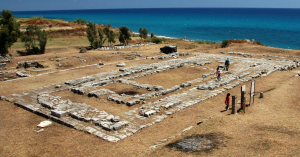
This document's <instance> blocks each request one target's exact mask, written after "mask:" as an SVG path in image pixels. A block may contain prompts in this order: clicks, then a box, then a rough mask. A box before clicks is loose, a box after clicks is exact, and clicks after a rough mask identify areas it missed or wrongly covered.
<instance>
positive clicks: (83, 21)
mask: <svg viewBox="0 0 300 157" xmlns="http://www.w3.org/2000/svg"><path fill="white" fill-rule="evenodd" d="M75 22H76V23H78V24H81V23H86V20H85V19H76V20H75Z"/></svg>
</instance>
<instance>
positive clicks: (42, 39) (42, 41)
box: [38, 30, 48, 53]
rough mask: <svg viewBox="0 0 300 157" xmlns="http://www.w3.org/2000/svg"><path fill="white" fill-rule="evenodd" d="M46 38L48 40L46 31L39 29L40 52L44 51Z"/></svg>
mask: <svg viewBox="0 0 300 157" xmlns="http://www.w3.org/2000/svg"><path fill="white" fill-rule="evenodd" d="M47 40H48V33H47V32H46V31H45V30H43V31H40V32H39V34H38V41H39V45H40V53H45V50H46V44H47Z"/></svg>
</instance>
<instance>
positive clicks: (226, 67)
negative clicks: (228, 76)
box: [225, 58, 230, 71]
mask: <svg viewBox="0 0 300 157" xmlns="http://www.w3.org/2000/svg"><path fill="white" fill-rule="evenodd" d="M229 65H230V61H229V58H227V59H226V61H225V70H226V71H228V69H229Z"/></svg>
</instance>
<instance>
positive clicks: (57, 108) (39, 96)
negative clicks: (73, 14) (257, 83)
mask: <svg viewBox="0 0 300 157" xmlns="http://www.w3.org/2000/svg"><path fill="white" fill-rule="evenodd" d="M183 55H189V56H188V58H180V56H183ZM185 57H186V56H185ZM165 58H169V60H163V59H165ZM170 58H171V59H170ZM227 58H230V61H231V66H230V69H229V71H223V72H222V79H221V81H217V80H216V77H215V73H216V66H212V63H215V64H217V65H219V66H220V67H222V66H223V65H224V61H225V60H226V59H227ZM158 59H160V60H158V61H159V62H156V63H152V64H140V65H135V66H131V67H120V69H118V70H115V71H110V72H103V73H99V74H95V75H91V76H86V77H82V78H77V79H74V80H69V81H66V82H61V83H58V84H51V85H48V86H44V87H40V88H35V89H32V90H28V91H24V92H23V93H18V94H12V95H10V96H7V97H5V96H1V99H3V100H6V101H9V102H11V103H14V104H15V105H17V106H19V107H22V108H24V109H26V110H28V111H30V112H33V113H35V114H37V115H40V116H43V117H46V118H49V119H51V120H52V121H55V122H57V123H60V124H63V125H65V126H68V127H71V128H74V129H77V130H81V131H85V132H87V133H89V134H92V135H94V136H97V137H99V138H101V139H104V140H106V141H110V142H117V141H119V140H122V139H124V138H126V137H128V136H133V135H134V134H135V133H136V132H138V131H139V130H141V129H143V128H146V127H151V126H152V125H155V124H156V123H159V122H161V121H163V120H164V119H165V118H166V117H168V115H172V114H174V113H176V112H180V111H181V110H184V109H185V108H187V107H189V106H192V105H196V104H198V103H200V102H202V101H205V100H207V99H210V98H212V97H214V96H217V95H218V94H220V93H224V92H225V91H226V90H229V89H231V88H234V87H236V86H238V85H239V84H242V83H245V82H247V81H251V80H252V79H254V78H257V77H261V76H267V75H269V74H271V73H273V72H275V71H278V70H284V69H286V68H287V67H291V66H294V65H295V63H294V62H293V61H292V60H287V59H276V60H275V59H265V58H263V59H258V58H252V57H251V56H249V57H247V56H246V57H245V56H241V55H230V56H225V55H215V54H200V55H196V56H192V55H191V54H188V53H175V54H169V55H166V56H162V57H160V58H158ZM197 66H201V67H203V68H205V69H207V72H206V73H199V77H198V78H196V79H193V80H186V81H185V82H181V83H180V84H174V86H172V87H170V88H168V87H164V86H161V85H156V84H143V83H140V82H139V81H138V79H139V78H143V77H149V76H150V75H155V74H159V73H167V72H168V71H170V70H173V69H176V68H182V67H187V68H195V67H197ZM166 79H167V78H166ZM158 81H159V80H158ZM113 84H125V85H126V86H132V87H134V88H136V89H139V90H144V91H145V93H144V94H140V95H139V94H136V95H134V94H130V93H121V94H120V93H116V91H114V90H112V89H109V88H107V87H109V86H110V85H113ZM61 95H67V96H76V97H80V98H81V99H82V100H93V101H95V102H96V101H97V103H96V104H97V105H91V104H88V101H87V102H84V103H83V102H76V100H71V99H65V98H62V96H61ZM105 104H106V106H107V105H111V108H109V109H108V108H107V107H106V108H105V109H106V110H105V109H104V108H102V107H101V106H102V105H105Z"/></svg>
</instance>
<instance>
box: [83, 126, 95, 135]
mask: <svg viewBox="0 0 300 157" xmlns="http://www.w3.org/2000/svg"><path fill="white" fill-rule="evenodd" d="M84 131H85V132H87V133H89V134H92V133H94V132H96V131H97V130H96V129H95V128H92V127H89V126H87V127H85V128H84Z"/></svg>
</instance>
